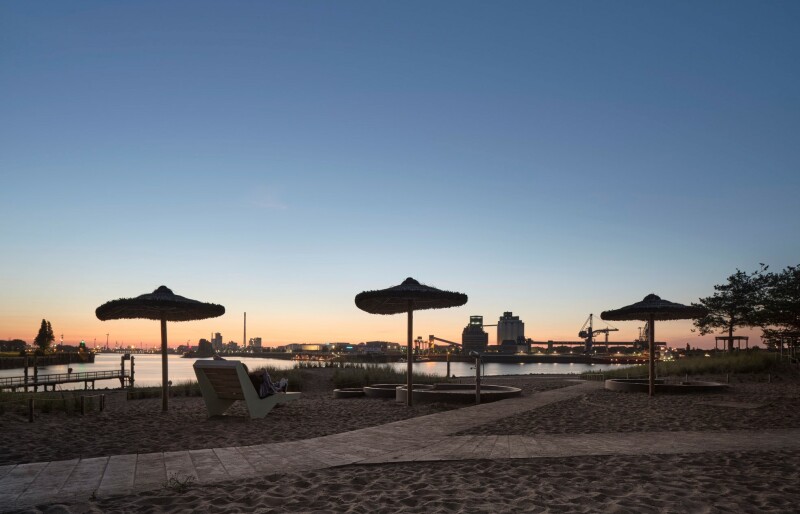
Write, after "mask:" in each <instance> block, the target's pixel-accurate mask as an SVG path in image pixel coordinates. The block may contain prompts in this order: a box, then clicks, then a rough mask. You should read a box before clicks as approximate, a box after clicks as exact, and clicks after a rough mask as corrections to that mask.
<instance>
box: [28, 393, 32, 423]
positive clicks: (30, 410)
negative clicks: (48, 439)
mask: <svg viewBox="0 0 800 514" xmlns="http://www.w3.org/2000/svg"><path fill="white" fill-rule="evenodd" d="M28 423H33V398H28Z"/></svg>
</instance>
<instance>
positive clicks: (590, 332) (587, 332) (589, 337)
mask: <svg viewBox="0 0 800 514" xmlns="http://www.w3.org/2000/svg"><path fill="white" fill-rule="evenodd" d="M592 318H593V315H592V314H589V319H587V320H586V321H585V322H584V324H583V326H582V327H581V330H580V332H578V337H580V338H582V339H586V349H585V350H584V351H585V352H586V353H589V352H590V351H592V345H593V343H594V336H595V335H597V334H605V335H606V351H608V333H609V332H619V329H618V328H614V327H611V326H608V327H606V328H598V329H596V330H595V329H594V327H593V326H592Z"/></svg>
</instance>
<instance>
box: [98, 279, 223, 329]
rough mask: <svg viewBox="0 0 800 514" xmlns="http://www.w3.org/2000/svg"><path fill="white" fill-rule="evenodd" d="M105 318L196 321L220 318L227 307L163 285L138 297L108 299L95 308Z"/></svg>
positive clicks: (100, 316)
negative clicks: (190, 297) (192, 296)
mask: <svg viewBox="0 0 800 514" xmlns="http://www.w3.org/2000/svg"><path fill="white" fill-rule="evenodd" d="M95 314H97V317H98V318H99V319H100V320H101V321H107V320H110V319H142V318H144V319H155V320H161V318H162V317H163V318H166V320H167V321H193V320H198V319H206V318H216V317H217V316H222V315H223V314H225V307H223V306H222V305H217V304H215V303H204V302H198V301H197V300H192V299H189V298H186V297H183V296H180V295H177V294H175V293H173V292H172V290H170V289H169V288H168V287H166V286H161V287H159V288H158V289H156V290H155V291H153V292H152V293H147V294H143V295H140V296H137V297H136V298H121V299H119V300H111V301H110V302H106V303H104V304H103V305H101V306H100V307H98V308H97V310H95Z"/></svg>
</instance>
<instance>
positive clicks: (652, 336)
mask: <svg viewBox="0 0 800 514" xmlns="http://www.w3.org/2000/svg"><path fill="white" fill-rule="evenodd" d="M653 317H654V316H653V315H652V314H651V315H650V320H649V321H648V323H647V331H648V332H649V333H648V334H647V340H648V341H650V362H649V365H650V381H649V382H650V387H649V390H650V396H655V394H656V355H655V353H656V352H655V349H656V327H655V320H654V319H653Z"/></svg>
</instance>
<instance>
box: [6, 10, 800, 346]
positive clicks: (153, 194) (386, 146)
mask: <svg viewBox="0 0 800 514" xmlns="http://www.w3.org/2000/svg"><path fill="white" fill-rule="evenodd" d="M798 27H800V2H794V1H786V2H781V1H769V2H762V1H752V2H735V1H724V2H723V1H718V2H708V1H689V2H641V1H624V2H622V1H607V2H589V1H564V2H562V1H558V2H556V1H552V2H540V1H521V2H514V1H504V2H486V1H480V2H470V1H437V2H429V1H402V2H399V1H398V2H387V1H337V2H330V1H303V2H294V1H276V2H242V1H231V2H207V1H196V0H193V1H170V2H160V1H159V2H155V1H153V2H151V1H137V2H123V1H102V2H101V1H97V2H88V1H70V2H63V1H36V2H27V1H8V2H3V3H2V4H0V120H2V122H1V123H0V176H1V177H2V182H1V184H2V187H1V188H0V191H2V202H0V241H1V242H2V252H0V339H5V338H15V337H18V338H22V339H25V340H26V341H28V342H32V340H33V338H34V336H35V335H36V332H37V330H38V327H39V323H40V322H41V319H42V318H47V319H48V320H50V321H51V323H52V325H53V328H54V331H55V333H56V338H57V339H59V338H60V335H61V334H62V333H63V334H64V340H65V342H68V343H74V342H77V341H79V340H81V339H85V340H86V341H88V342H90V343H91V342H92V341H95V340H96V341H97V343H98V344H100V342H103V343H104V342H105V339H106V334H110V335H109V339H110V341H111V343H112V345H113V344H114V342H115V341H116V342H119V343H123V342H124V343H125V344H126V345H127V344H135V345H137V346H138V345H139V344H143V345H144V346H151V345H154V344H156V343H157V341H158V340H159V331H158V324H157V323H156V322H153V321H146V320H132V321H108V322H101V321H99V320H97V318H96V317H95V314H94V311H95V308H96V307H97V306H99V305H100V304H102V303H104V302H106V301H108V300H111V299H115V298H120V297H132V296H137V295H139V294H143V293H147V292H151V291H153V290H154V289H156V288H157V287H158V286H160V285H162V284H163V285H166V286H168V287H170V288H172V289H173V290H174V291H175V293H177V294H180V295H184V296H187V297H190V298H195V299H198V300H203V301H211V302H214V303H220V304H222V305H224V306H225V307H226V309H227V313H226V314H225V315H224V316H223V317H221V318H217V319H212V320H204V321H198V322H191V323H173V324H171V325H170V328H169V333H170V345H172V346H176V345H178V344H184V343H185V342H186V341H191V342H192V343H193V344H196V342H197V340H198V339H199V338H201V337H209V336H210V334H211V332H221V333H222V334H223V337H224V339H225V341H229V340H235V341H241V338H242V313H243V312H245V311H246V312H247V320H248V331H247V334H248V337H253V336H260V337H262V339H263V340H264V343H265V344H267V345H273V344H285V343H290V342H326V341H349V342H356V343H357V342H360V341H368V340H375V339H381V340H390V341H397V342H403V341H404V340H405V330H406V325H405V323H406V320H405V317H404V316H375V315H370V314H367V313H365V312H362V311H360V310H358V309H357V308H356V306H355V304H354V301H353V299H354V297H355V295H356V294H357V293H359V292H360V291H363V290H369V289H382V288H384V287H389V286H392V285H396V284H398V283H400V282H401V281H402V280H403V279H405V278H406V277H408V276H411V277H414V278H416V279H417V280H419V281H421V282H423V283H427V284H429V285H433V286H436V287H439V288H442V289H448V290H456V291H460V292H463V293H466V294H467V295H469V302H468V303H467V305H466V306H464V307H460V308H456V309H447V310H440V311H423V312H419V313H417V314H416V315H415V332H416V333H418V334H419V335H421V336H423V337H427V336H428V334H435V335H437V336H439V337H442V338H445V339H455V340H457V341H458V340H460V337H461V330H462V328H463V327H464V326H465V325H466V324H467V322H468V321H469V316H470V315H483V316H484V317H485V320H486V321H485V322H487V323H495V322H496V320H497V318H498V316H500V315H501V314H502V313H503V311H513V312H514V314H515V315H519V316H520V317H521V318H522V320H523V321H524V322H525V327H526V336H528V337H532V338H534V339H536V340H546V339H556V340H558V339H572V340H574V339H577V332H578V329H579V328H580V327H581V325H582V324H583V322H584V321H585V320H586V318H587V317H588V315H589V313H594V314H595V315H598V316H599V313H600V312H601V311H603V310H607V309H611V308H618V307H622V306H624V305H628V304H630V303H633V302H636V301H639V300H641V299H642V298H643V297H644V296H645V295H647V294H648V293H656V294H658V295H660V296H662V297H663V298H665V299H668V300H671V301H676V302H681V303H690V302H692V301H696V300H697V299H698V298H699V297H702V296H709V295H711V294H712V293H713V286H714V285H715V284H719V283H722V282H724V281H725V279H726V278H727V277H728V276H729V275H731V274H732V273H733V272H735V270H736V269H737V268H740V269H743V270H746V271H752V270H755V269H757V268H758V264H759V263H760V262H763V263H766V264H769V265H770V266H771V269H773V270H779V269H782V268H784V267H785V266H787V265H796V264H798V263H800V202H798V193H800V30H798ZM598 321H599V320H598ZM598 324H599V325H600V326H603V324H602V322H600V323H598ZM613 325H614V326H616V327H617V328H619V329H620V332H618V333H615V334H612V337H611V339H612V341H613V340H631V339H633V338H635V337H636V334H637V329H638V326H640V325H641V324H640V323H636V322H619V323H614V324H613ZM690 328H691V323H690V322H671V323H662V324H659V325H657V327H656V330H657V332H656V334H657V337H658V339H659V340H666V341H668V342H669V343H670V344H672V345H680V346H682V345H685V344H686V343H687V342H689V343H691V344H692V345H697V344H698V343H700V342H701V341H704V342H705V345H706V346H707V345H708V338H705V339H701V338H700V337H699V336H698V335H697V334H693V333H691V332H690ZM489 333H490V343H494V339H495V337H494V335H495V333H494V329H489ZM754 334H755V335H757V334H758V332H755V333H754ZM710 344H711V346H712V347H713V338H712V339H711V343H710Z"/></svg>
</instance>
